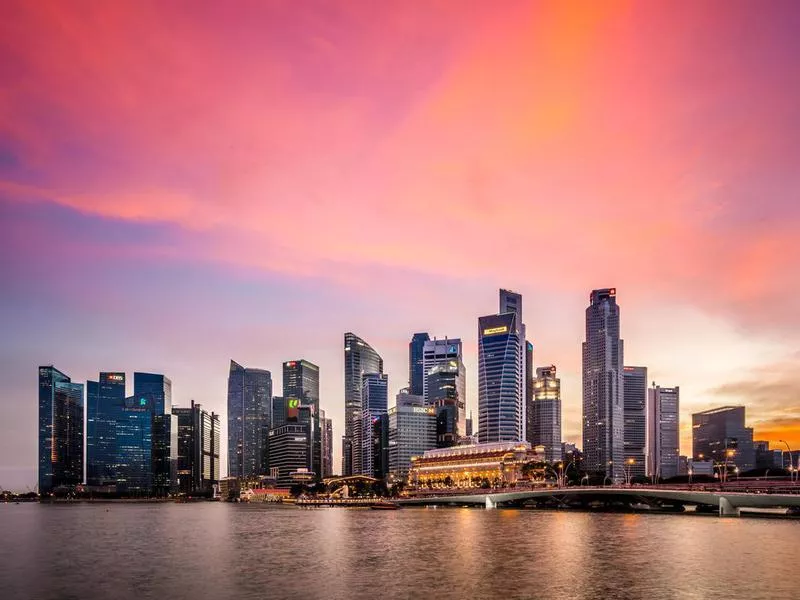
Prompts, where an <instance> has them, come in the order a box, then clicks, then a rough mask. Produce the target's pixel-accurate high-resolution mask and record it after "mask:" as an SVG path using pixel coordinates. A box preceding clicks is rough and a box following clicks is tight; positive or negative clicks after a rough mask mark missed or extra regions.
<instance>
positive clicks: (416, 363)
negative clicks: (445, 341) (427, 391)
mask: <svg viewBox="0 0 800 600" xmlns="http://www.w3.org/2000/svg"><path fill="white" fill-rule="evenodd" d="M430 339H431V338H430V336H429V335H428V334H427V333H415V334H414V335H413V336H412V337H411V342H409V344H408V389H409V393H410V394H414V395H415V396H422V390H423V387H424V386H425V369H424V367H423V357H424V348H425V343H426V342H427V341H429V340H430Z"/></svg>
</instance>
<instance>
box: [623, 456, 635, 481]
mask: <svg viewBox="0 0 800 600" xmlns="http://www.w3.org/2000/svg"><path fill="white" fill-rule="evenodd" d="M634 464H636V460H635V459H633V458H629V459H628V460H626V461H625V485H628V486H630V485H631V467H632V466H633V465H634Z"/></svg>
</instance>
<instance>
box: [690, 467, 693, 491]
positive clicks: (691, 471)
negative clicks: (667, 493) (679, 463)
mask: <svg viewBox="0 0 800 600" xmlns="http://www.w3.org/2000/svg"><path fill="white" fill-rule="evenodd" d="M693 472H694V469H692V467H689V487H691V486H692V473H693Z"/></svg>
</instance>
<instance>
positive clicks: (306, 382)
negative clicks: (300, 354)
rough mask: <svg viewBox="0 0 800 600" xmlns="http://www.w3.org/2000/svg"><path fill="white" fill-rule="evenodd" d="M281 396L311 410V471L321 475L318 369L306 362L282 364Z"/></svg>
mask: <svg viewBox="0 0 800 600" xmlns="http://www.w3.org/2000/svg"><path fill="white" fill-rule="evenodd" d="M283 396H284V398H298V399H300V401H301V403H302V404H303V405H305V406H310V407H312V408H311V418H312V420H313V421H314V423H313V425H312V427H311V430H310V435H311V436H312V438H311V471H313V472H314V474H315V475H317V476H319V475H321V473H322V440H321V436H320V410H319V367H318V366H317V365H315V364H314V363H311V362H309V361H307V360H302V359H300V360H290V361H287V362H285V363H283Z"/></svg>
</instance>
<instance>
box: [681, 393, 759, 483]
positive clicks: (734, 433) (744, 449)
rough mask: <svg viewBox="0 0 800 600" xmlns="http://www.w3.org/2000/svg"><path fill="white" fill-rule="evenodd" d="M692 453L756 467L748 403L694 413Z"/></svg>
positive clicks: (719, 461) (698, 457)
mask: <svg viewBox="0 0 800 600" xmlns="http://www.w3.org/2000/svg"><path fill="white" fill-rule="evenodd" d="M692 455H693V456H692V457H693V458H694V459H695V460H713V461H714V463H716V464H725V463H726V462H727V463H728V464H731V465H736V466H737V467H739V470H740V471H741V472H744V471H749V470H750V469H753V468H755V451H754V450H753V429H752V428H751V427H746V426H745V409H744V406H723V407H721V408H714V409H711V410H706V411H703V412H699V413H694V414H693V415H692Z"/></svg>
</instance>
